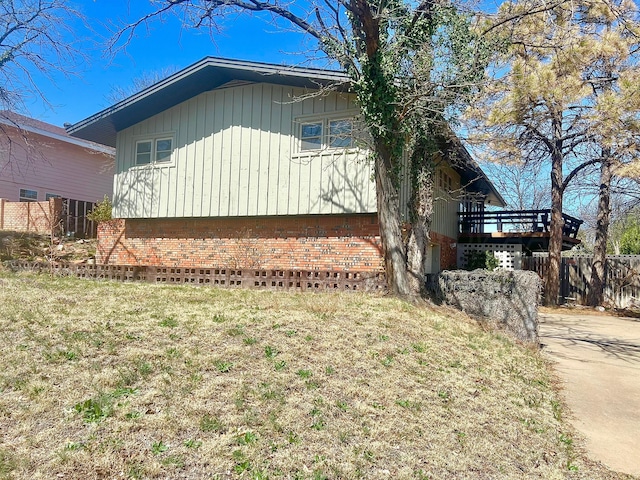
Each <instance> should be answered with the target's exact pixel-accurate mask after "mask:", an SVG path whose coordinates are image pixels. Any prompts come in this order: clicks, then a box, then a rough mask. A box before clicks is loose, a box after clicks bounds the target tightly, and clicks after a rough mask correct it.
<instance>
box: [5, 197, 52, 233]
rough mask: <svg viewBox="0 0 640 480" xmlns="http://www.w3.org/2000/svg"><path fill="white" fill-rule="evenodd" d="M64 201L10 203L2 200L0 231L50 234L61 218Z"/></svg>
mask: <svg viewBox="0 0 640 480" xmlns="http://www.w3.org/2000/svg"><path fill="white" fill-rule="evenodd" d="M61 213H62V199H60V198H51V199H49V200H48V201H46V202H8V201H6V200H5V199H3V198H2V199H0V229H1V230H11V231H15V232H31V233H41V234H50V233H51V229H52V227H55V226H56V225H57V223H58V222H59V220H60V218H61Z"/></svg>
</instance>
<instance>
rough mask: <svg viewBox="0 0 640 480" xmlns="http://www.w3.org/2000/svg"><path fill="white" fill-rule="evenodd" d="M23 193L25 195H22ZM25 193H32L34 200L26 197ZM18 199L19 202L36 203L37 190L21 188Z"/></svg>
mask: <svg viewBox="0 0 640 480" xmlns="http://www.w3.org/2000/svg"><path fill="white" fill-rule="evenodd" d="M23 192H25V193H23ZM26 192H29V193H34V194H35V198H31V197H30V196H28V195H27V194H26ZM18 198H19V199H20V201H21V202H37V201H38V191H37V190H31V189H30V188H21V189H20V191H19V195H18Z"/></svg>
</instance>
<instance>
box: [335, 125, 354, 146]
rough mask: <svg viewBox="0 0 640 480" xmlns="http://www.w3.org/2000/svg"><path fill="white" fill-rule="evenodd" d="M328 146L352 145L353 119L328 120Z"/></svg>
mask: <svg viewBox="0 0 640 480" xmlns="http://www.w3.org/2000/svg"><path fill="white" fill-rule="evenodd" d="M329 146H330V147H331V148H351V147H353V120H351V119H350V118H343V119H341V120H329Z"/></svg>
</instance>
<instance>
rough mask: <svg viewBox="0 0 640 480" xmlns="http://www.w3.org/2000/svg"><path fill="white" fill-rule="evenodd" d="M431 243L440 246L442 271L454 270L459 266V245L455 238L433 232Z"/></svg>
mask: <svg viewBox="0 0 640 480" xmlns="http://www.w3.org/2000/svg"><path fill="white" fill-rule="evenodd" d="M430 237H431V242H432V243H436V244H438V245H440V269H441V270H454V269H456V268H457V264H458V244H457V240H456V239H455V238H451V237H447V236H446V235H442V234H440V233H437V232H431V234H430Z"/></svg>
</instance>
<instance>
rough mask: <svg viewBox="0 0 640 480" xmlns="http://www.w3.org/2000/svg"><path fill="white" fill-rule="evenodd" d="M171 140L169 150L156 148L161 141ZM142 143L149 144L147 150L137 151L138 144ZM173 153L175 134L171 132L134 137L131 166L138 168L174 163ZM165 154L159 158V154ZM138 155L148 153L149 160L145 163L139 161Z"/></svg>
mask: <svg viewBox="0 0 640 480" xmlns="http://www.w3.org/2000/svg"><path fill="white" fill-rule="evenodd" d="M166 141H169V142H171V145H170V149H169V150H160V149H158V144H159V143H161V142H166ZM142 144H149V150H148V151H142V152H139V151H138V146H139V145H142ZM174 153H175V135H173V134H171V133H162V134H158V135H154V136H152V137H148V136H145V137H140V138H137V139H135V141H134V143H133V166H134V167H138V168H145V167H162V166H170V165H172V164H173V163H174ZM161 154H167V155H166V156H164V157H163V158H160V157H159V155H161ZM140 155H145V156H146V155H148V157H149V161H148V162H145V163H140V162H139V160H138V159H139V156H140Z"/></svg>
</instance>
